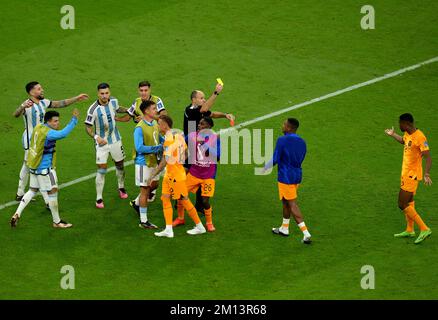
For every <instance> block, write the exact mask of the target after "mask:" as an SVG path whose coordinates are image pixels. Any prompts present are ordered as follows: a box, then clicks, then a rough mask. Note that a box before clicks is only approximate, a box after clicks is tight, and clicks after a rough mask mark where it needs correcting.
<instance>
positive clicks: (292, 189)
mask: <svg viewBox="0 0 438 320" xmlns="http://www.w3.org/2000/svg"><path fill="white" fill-rule="evenodd" d="M299 186H300V185H299V184H286V183H281V182H279V183H278V193H279V196H280V200H283V199H286V200H294V199H296V198H297V190H298V187H299Z"/></svg>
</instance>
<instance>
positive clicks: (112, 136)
mask: <svg viewBox="0 0 438 320" xmlns="http://www.w3.org/2000/svg"><path fill="white" fill-rule="evenodd" d="M119 108H120V107H119V101H118V100H117V99H116V98H113V97H111V98H110V100H109V102H108V104H107V105H104V106H102V105H100V104H99V100H97V101H96V102H94V103H93V104H92V105H91V106H90V108H88V112H87V119H86V120H85V124H87V125H90V126H93V127H94V132H95V134H97V135H98V136H99V137H101V138H104V139H106V141H108V144H113V143H115V142H117V141H120V140H121V139H122V137H121V135H120V132H119V129H117V126H116V120H115V116H116V112H117V110H118V109H119Z"/></svg>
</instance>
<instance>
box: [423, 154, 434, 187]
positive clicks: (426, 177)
mask: <svg viewBox="0 0 438 320" xmlns="http://www.w3.org/2000/svg"><path fill="white" fill-rule="evenodd" d="M421 155H422V156H423V158H425V159H426V168H425V170H424V184H425V185H427V186H430V185H431V184H432V179H431V178H430V169H431V168H432V157H431V156H430V150H425V151H423V152H422V153H421Z"/></svg>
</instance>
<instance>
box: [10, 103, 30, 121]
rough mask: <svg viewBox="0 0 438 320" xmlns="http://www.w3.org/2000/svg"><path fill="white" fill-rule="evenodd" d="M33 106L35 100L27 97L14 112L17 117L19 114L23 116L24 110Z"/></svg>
mask: <svg viewBox="0 0 438 320" xmlns="http://www.w3.org/2000/svg"><path fill="white" fill-rule="evenodd" d="M32 106H33V101H32V100H30V99H27V100H26V101H24V102H23V103H22V104H21V105H20V106H19V107H18V108H17V109H16V110H15V111H14V113H13V115H14V117H15V118H18V117H19V116H21V115H22V114H23V113H24V110H26V108H30V107H32Z"/></svg>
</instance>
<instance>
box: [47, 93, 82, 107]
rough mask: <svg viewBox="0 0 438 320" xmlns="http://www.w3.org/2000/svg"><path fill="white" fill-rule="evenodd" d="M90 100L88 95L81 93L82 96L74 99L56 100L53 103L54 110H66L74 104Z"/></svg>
mask: <svg viewBox="0 0 438 320" xmlns="http://www.w3.org/2000/svg"><path fill="white" fill-rule="evenodd" d="M87 99H88V95H87V94H85V93H81V94H80V95H78V96H76V97H73V98H69V99H64V100H54V101H52V105H51V107H52V108H64V107H67V106H69V105H71V104H73V103H76V102H78V101H83V100H87Z"/></svg>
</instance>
